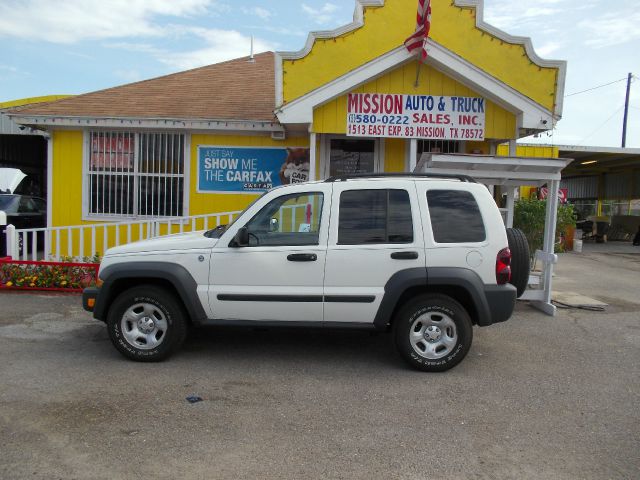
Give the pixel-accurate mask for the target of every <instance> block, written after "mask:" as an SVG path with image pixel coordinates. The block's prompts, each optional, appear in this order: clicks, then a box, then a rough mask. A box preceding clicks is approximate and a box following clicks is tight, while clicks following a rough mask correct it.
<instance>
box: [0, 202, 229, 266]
mask: <svg viewBox="0 0 640 480" xmlns="http://www.w3.org/2000/svg"><path fill="white" fill-rule="evenodd" d="M239 213H240V212H239V211H237V212H223V213H211V214H207V215H193V216H190V217H173V218H162V219H153V220H135V221H125V222H115V223H101V224H95V225H75V226H69V227H49V228H29V229H17V228H15V227H14V226H13V225H7V226H6V230H5V240H6V250H7V256H9V257H12V258H14V259H18V260H54V261H57V260H60V259H61V258H62V257H72V258H76V259H79V260H80V259H83V258H87V257H95V256H96V255H103V254H104V252H105V251H106V250H107V249H108V248H111V247H115V246H118V245H124V244H127V243H131V242H135V241H138V240H145V239H149V238H154V237H159V236H162V235H170V234H174V233H187V232H195V231H198V230H209V229H211V228H214V227H217V226H218V225H224V224H228V223H231V222H232V221H233V219H234V218H235V217H236V216H237V215H238V214H239Z"/></svg>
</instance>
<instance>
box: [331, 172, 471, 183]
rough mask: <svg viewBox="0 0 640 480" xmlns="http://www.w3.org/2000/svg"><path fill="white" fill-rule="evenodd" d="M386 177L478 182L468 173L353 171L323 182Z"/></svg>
mask: <svg viewBox="0 0 640 480" xmlns="http://www.w3.org/2000/svg"><path fill="white" fill-rule="evenodd" d="M387 177H391V178H393V177H415V178H449V179H454V180H460V181H461V182H466V183H478V182H477V181H476V180H475V179H474V178H472V177H470V176H469V175H451V174H446V173H411V172H406V173H401V172H397V173H354V174H351V175H336V176H335V177H329V178H327V179H326V180H325V183H333V182H343V181H345V180H352V179H367V178H387Z"/></svg>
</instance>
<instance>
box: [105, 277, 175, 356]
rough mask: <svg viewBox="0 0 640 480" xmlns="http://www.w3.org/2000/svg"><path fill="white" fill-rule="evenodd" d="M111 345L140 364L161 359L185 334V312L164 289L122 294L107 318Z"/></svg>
mask: <svg viewBox="0 0 640 480" xmlns="http://www.w3.org/2000/svg"><path fill="white" fill-rule="evenodd" d="M107 328H108V330H109V337H110V338H111V342H112V343H113V345H114V346H115V347H116V349H118V351H119V352H120V353H121V354H122V355H124V356H125V357H127V358H129V359H131V360H136V361H140V362H156V361H160V360H164V359H165V358H167V357H168V356H169V355H171V354H172V353H173V352H175V351H176V350H177V349H178V348H180V346H181V345H182V342H183V341H184V339H185V337H186V334H187V321H186V315H185V313H184V309H183V307H182V305H181V304H180V302H179V301H178V300H177V299H176V297H175V296H174V295H173V294H172V293H171V292H169V291H167V290H166V289H164V288H160V287H156V286H154V285H142V286H139V287H134V288H131V289H129V290H126V291H124V292H122V293H121V294H120V295H118V297H117V298H116V300H115V301H114V302H113V304H112V306H111V308H110V309H109V314H108V317H107Z"/></svg>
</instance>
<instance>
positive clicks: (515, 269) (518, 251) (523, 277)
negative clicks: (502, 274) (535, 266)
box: [507, 228, 531, 298]
mask: <svg viewBox="0 0 640 480" xmlns="http://www.w3.org/2000/svg"><path fill="white" fill-rule="evenodd" d="M507 240H508V241H509V250H511V280H510V281H509V283H510V284H511V285H513V286H514V287H516V290H517V291H518V293H517V296H518V298H520V297H521V296H522V294H523V293H524V291H525V290H526V289H527V285H528V284H529V273H530V271H531V258H530V256H529V242H527V237H526V236H525V234H524V232H523V231H522V230H520V229H518V228H507Z"/></svg>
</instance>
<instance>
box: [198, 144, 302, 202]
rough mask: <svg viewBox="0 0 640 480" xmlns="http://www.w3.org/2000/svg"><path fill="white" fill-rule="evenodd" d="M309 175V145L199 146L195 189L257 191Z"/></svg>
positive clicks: (239, 191) (200, 190) (220, 191)
mask: <svg viewBox="0 0 640 480" xmlns="http://www.w3.org/2000/svg"><path fill="white" fill-rule="evenodd" d="M308 179H309V149H308V148H265V147H263V148H249V147H247V148H244V147H215V146H199V147H198V192H205V193H209V192H218V193H260V192H264V191H266V190H269V189H271V188H273V187H277V186H280V185H286V184H290V183H301V182H306V181H307V180H308Z"/></svg>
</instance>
